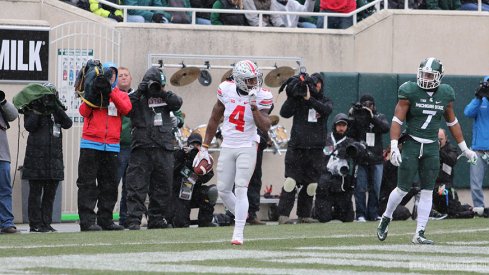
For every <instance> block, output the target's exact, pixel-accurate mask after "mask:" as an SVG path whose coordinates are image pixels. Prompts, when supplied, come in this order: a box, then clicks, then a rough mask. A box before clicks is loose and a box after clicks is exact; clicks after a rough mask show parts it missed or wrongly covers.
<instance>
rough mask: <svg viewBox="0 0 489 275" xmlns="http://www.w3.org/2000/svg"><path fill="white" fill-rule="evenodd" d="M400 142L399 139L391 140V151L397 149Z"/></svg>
mask: <svg viewBox="0 0 489 275" xmlns="http://www.w3.org/2000/svg"><path fill="white" fill-rule="evenodd" d="M398 142H399V141H398V140H397V139H393V140H391V150H392V148H397V145H398Z"/></svg>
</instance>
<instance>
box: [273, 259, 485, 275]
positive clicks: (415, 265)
mask: <svg viewBox="0 0 489 275" xmlns="http://www.w3.org/2000/svg"><path fill="white" fill-rule="evenodd" d="M425 260H426V259H425ZM268 261H272V262H278V263H288V264H298V263H300V264H324V265H336V266H367V267H381V268H408V269H409V270H413V269H414V270H419V271H426V270H430V271H433V270H437V271H441V270H443V271H464V272H479V273H487V270H488V269H489V264H488V263H479V264H474V263H470V264H463V263H458V262H456V261H452V262H433V261H432V259H431V258H430V261H422V262H406V261H385V260H382V261H372V260H357V259H354V258H347V259H329V258H305V259H274V260H273V259H272V260H268Z"/></svg>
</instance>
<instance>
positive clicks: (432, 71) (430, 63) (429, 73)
mask: <svg viewBox="0 0 489 275" xmlns="http://www.w3.org/2000/svg"><path fill="white" fill-rule="evenodd" d="M443 75H444V70H443V64H442V63H441V61H440V60H438V59H436V58H434V57H429V58H426V59H425V60H423V61H422V62H421V64H419V68H418V75H417V84H418V86H419V87H420V88H422V89H434V88H436V87H438V86H439V85H440V83H441V79H442V78H443Z"/></svg>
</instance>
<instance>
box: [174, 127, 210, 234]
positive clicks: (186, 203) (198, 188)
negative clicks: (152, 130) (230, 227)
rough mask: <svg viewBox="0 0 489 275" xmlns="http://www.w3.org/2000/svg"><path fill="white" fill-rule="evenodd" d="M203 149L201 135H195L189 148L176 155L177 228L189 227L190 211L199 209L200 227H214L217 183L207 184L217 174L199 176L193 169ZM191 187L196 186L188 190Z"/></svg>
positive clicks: (175, 202)
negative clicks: (201, 147) (194, 162)
mask: <svg viewBox="0 0 489 275" xmlns="http://www.w3.org/2000/svg"><path fill="white" fill-rule="evenodd" d="M200 146H202V136H201V135H200V134H199V133H197V132H194V133H192V134H191V135H190V136H189V137H188V140H187V146H186V147H184V148H182V149H180V150H177V151H176V152H175V168H174V174H173V191H174V204H173V210H174V217H173V226H174V227H189V226H190V210H191V209H192V208H199V215H198V217H197V219H198V225H199V227H213V226H217V224H215V223H213V222H212V218H213V214H214V206H215V205H216V201H217V197H218V194H217V193H218V192H217V187H216V185H214V184H211V185H205V183H207V182H208V181H209V180H211V179H212V177H213V176H214V171H212V170H211V171H209V172H208V173H206V174H205V175H197V174H195V172H194V170H193V161H194V158H195V156H196V155H197V153H198V152H199V150H200ZM188 186H193V187H192V188H189V187H188Z"/></svg>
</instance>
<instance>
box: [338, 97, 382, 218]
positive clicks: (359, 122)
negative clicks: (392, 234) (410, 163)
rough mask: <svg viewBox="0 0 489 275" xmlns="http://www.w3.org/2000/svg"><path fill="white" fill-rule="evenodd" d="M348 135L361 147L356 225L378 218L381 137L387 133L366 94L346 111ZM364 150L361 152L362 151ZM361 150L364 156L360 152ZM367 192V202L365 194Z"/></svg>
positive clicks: (357, 184)
mask: <svg viewBox="0 0 489 275" xmlns="http://www.w3.org/2000/svg"><path fill="white" fill-rule="evenodd" d="M349 120H350V123H349V126H350V127H349V128H348V133H347V135H348V136H349V137H351V138H353V139H354V140H355V141H357V142H358V143H360V144H358V143H357V144H356V145H358V149H359V152H362V153H360V154H358V155H357V156H356V159H355V162H356V163H357V165H358V171H357V176H356V187H355V210H356V218H357V221H359V222H364V221H366V220H371V221H375V220H377V219H378V218H379V214H378V207H379V195H380V185H381V183H382V171H383V155H382V153H383V145H382V135H383V134H385V133H387V132H388V131H389V122H388V121H387V119H386V117H385V115H383V114H381V113H378V112H377V110H376V108H375V101H374V98H373V97H372V96H371V95H368V94H365V95H363V96H362V97H361V98H360V102H357V103H355V104H354V105H353V107H352V108H351V109H350V111H349ZM362 147H363V148H365V149H366V150H361V148H362ZM363 151H364V153H363ZM367 191H368V203H366V196H365V193H366V192H367Z"/></svg>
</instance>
